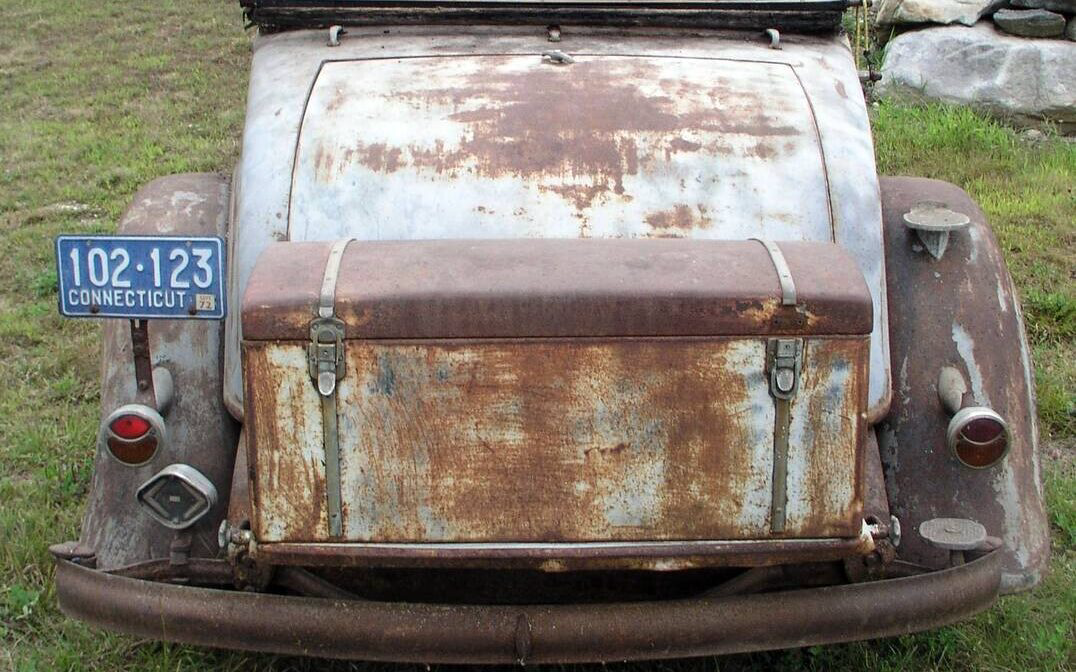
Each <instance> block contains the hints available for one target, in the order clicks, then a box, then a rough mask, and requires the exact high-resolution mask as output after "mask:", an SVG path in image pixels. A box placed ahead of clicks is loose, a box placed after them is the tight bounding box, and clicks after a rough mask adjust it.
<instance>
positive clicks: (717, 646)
mask: <svg viewBox="0 0 1076 672" xmlns="http://www.w3.org/2000/svg"><path fill="white" fill-rule="evenodd" d="M1000 559H1001V556H1000V555H999V554H998V553H991V554H988V555H986V556H983V557H982V558H979V559H977V560H974V561H972V562H969V563H967V564H965V565H962V566H959V567H955V568H952V569H947V570H943V571H939V572H932V573H929V574H923V575H920V576H915V577H909V578H900V579H890V580H886V581H877V582H873V583H860V584H852V585H845V586H837V587H828V588H815V589H808V590H793V591H785V592H777V593H766V594H761V595H749V596H735V597H720V598H693V599H686V600H670V601H660V602H633V603H621V604H587V605H581V604H573V605H540V606H479V605H437V604H412V603H408V604H403V603H385V602H361V601H339V600H328V599H319V598H305V597H288V596H280V595H268V594H259V593H246V592H237V591H224V590H214V589H208V588H195V587H189V586H178V585H172V584H166V583H155V582H149V581H143V580H139V579H130V578H124V577H119V576H114V575H110V574H106V573H103V572H100V571H96V570H93V569H87V568H85V567H81V566H79V565H76V564H73V563H71V562H68V561H65V560H57V566H56V584H57V592H58V594H59V602H60V608H61V609H62V610H63V611H64V613H66V614H68V615H70V616H73V617H75V618H79V619H82V620H84V621H88V622H90V623H93V624H96V625H99V626H101V627H104V628H107V629H110V630H115V631H119V632H125V633H128V634H133V635H138V636H142V637H150V638H154V639H164V640H171V641H178V642H186V643H190V644H198V645H203V646H212V647H226V648H234V649H246V650H254V651H271V652H277V653H285V654H299V655H311V656H324V657H333V658H351V659H365V660H392V661H400V662H404V661H413V662H429V663H433V662H444V663H514V662H519V661H520V660H524V661H525V662H528V663H543V662H583V661H612V660H633V659H634V660H639V659H657V658H677V657H686V656H698V655H715V654H726V653H735V652H744V651H758V650H765V649H777V648H787V647H794V646H806V645H814V644H825V643H833V642H842V641H852V640H860V639H869V638H874V637H885V636H891V635H897V634H902V633H907V632H912V631H915V630H922V629H927V628H934V627H938V626H941V625H944V624H947V623H951V622H954V621H957V620H960V619H962V618H965V617H967V616H970V615H972V614H974V613H976V612H978V611H981V610H982V609H985V608H986V607H988V606H989V605H990V604H991V603H992V602H993V601H994V600H995V599H996V597H997V594H998V586H999V583H1000V576H1001V575H1000Z"/></svg>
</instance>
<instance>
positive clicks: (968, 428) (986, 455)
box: [947, 407, 1010, 469]
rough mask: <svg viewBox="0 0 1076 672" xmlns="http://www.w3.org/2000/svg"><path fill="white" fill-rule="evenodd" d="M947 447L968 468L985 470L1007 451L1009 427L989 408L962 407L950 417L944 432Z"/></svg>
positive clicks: (999, 459) (998, 460)
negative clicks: (947, 442) (946, 430)
mask: <svg viewBox="0 0 1076 672" xmlns="http://www.w3.org/2000/svg"><path fill="white" fill-rule="evenodd" d="M947 437H948V440H949V447H950V448H951V449H952V450H953V453H954V454H955V455H956V458H957V459H958V460H960V461H961V462H963V463H964V464H965V465H967V466H969V467H973V468H975V469H985V468H986V467H990V466H993V465H995V464H997V463H998V462H1000V461H1001V458H1003V457H1005V455H1006V453H1008V452H1009V443H1010V437H1009V427H1008V425H1006V424H1005V420H1004V419H1003V418H1002V417H1001V416H1000V415H998V414H997V413H995V412H994V411H992V410H990V409H989V408H983V407H973V408H962V409H960V411H959V412H958V413H957V414H956V415H954V416H953V419H952V420H951V421H950V423H949V430H948V432H947Z"/></svg>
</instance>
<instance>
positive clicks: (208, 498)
mask: <svg viewBox="0 0 1076 672" xmlns="http://www.w3.org/2000/svg"><path fill="white" fill-rule="evenodd" d="M137 496H138V501H139V502H141V503H142V505H143V506H145V507H146V512H147V513H149V515H151V516H153V518H154V520H156V521H157V522H158V523H160V524H161V525H164V526H165V527H171V528H173V529H176V530H181V529H183V528H186V527H190V526H191V525H193V524H194V523H196V522H198V520H199V519H200V518H201V517H202V516H204V515H205V514H207V513H209V511H210V509H212V508H213V506H214V505H215V504H216V503H217V489H216V488H215V487H214V486H213V483H211V482H210V480H209V479H208V478H206V477H205V476H203V475H202V473H201V472H200V471H198V470H197V469H195V468H194V467H191V466H188V465H186V464H173V465H170V466H167V467H165V468H164V469H162V470H161V471H159V472H157V474H156V475H155V476H153V477H152V478H150V479H149V480H148V481H146V482H145V483H143V484H142V487H140V488H139V489H138V493H137Z"/></svg>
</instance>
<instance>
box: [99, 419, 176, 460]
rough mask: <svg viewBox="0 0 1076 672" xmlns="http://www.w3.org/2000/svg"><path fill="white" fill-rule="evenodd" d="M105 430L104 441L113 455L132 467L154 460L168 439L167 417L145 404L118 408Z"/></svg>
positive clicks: (106, 421)
mask: <svg viewBox="0 0 1076 672" xmlns="http://www.w3.org/2000/svg"><path fill="white" fill-rule="evenodd" d="M101 430H102V431H101V440H102V443H103V444H104V447H105V448H106V449H107V450H108V452H109V454H110V455H112V457H114V458H116V460H118V461H119V462H121V463H123V464H125V465H127V466H129V467H137V466H141V465H143V464H146V463H147V462H149V461H150V460H152V459H153V456H154V455H156V454H157V449H158V448H159V447H160V445H161V444H162V443H163V442H164V440H165V427H164V418H162V417H161V414H160V413H158V412H157V411H156V410H154V409H152V408H150V407H149V406H144V405H142V404H128V405H126V406H121V407H120V408H117V409H116V410H115V411H113V412H112V413H111V414H110V415H109V416H108V418H107V419H106V420H105V422H104V426H103V427H102V428H101Z"/></svg>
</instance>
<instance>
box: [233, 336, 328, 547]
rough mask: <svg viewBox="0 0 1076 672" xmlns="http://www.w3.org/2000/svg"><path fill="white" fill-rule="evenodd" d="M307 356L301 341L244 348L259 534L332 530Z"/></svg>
mask: <svg viewBox="0 0 1076 672" xmlns="http://www.w3.org/2000/svg"><path fill="white" fill-rule="evenodd" d="M305 359H306V353H305V349H304V348H303V346H302V345H300V344H292V345H275V344H269V343H258V344H247V345H245V346H244V348H243V372H244V378H245V382H246V400H247V405H248V413H247V418H248V424H247V432H248V433H249V436H250V442H251V448H252V450H251V457H252V460H251V462H252V466H253V471H254V474H255V484H254V498H253V502H254V511H255V516H254V520H252V521H251V522H252V524H253V527H254V531H255V534H256V535H257V537H258V538H272V537H275V536H281V535H284V536H287V537H288V538H289V539H293V540H295V541H311V540H316V539H320V538H323V537H324V536H326V535H327V533H328V522H327V513H326V510H325V509H326V504H325V467H324V459H323V454H322V453H323V451H322V446H321V426H320V415H319V414H320V408H319V406H318V405H317V404H318V399H317V395H316V393H315V392H314V391H313V387H312V385H311V384H310V383H309V381H308V380H303V377H302V375H301V374H304V373H305V372H306V369H305V365H304V366H299V365H298V364H300V363H303V362H305ZM285 362H286V363H285ZM306 378H309V376H306ZM261 409H273V410H272V412H270V413H265V412H260V411H261Z"/></svg>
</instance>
